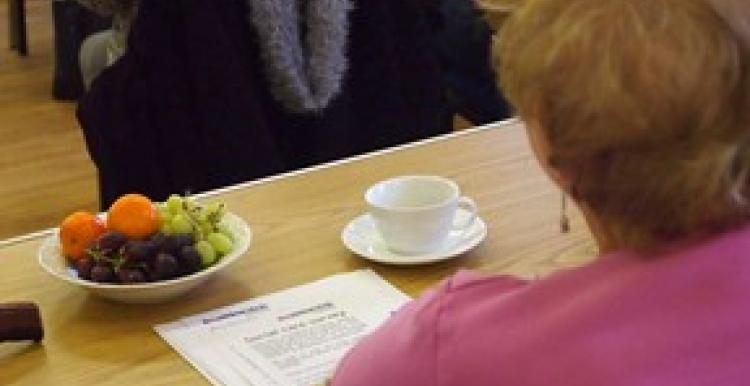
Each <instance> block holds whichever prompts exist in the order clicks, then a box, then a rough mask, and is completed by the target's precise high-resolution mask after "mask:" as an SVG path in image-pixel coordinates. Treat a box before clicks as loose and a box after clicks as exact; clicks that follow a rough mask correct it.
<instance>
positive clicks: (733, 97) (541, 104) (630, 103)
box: [495, 0, 750, 248]
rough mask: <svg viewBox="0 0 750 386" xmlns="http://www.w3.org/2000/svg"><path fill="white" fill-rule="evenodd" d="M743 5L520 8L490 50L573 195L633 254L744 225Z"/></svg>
mask: <svg viewBox="0 0 750 386" xmlns="http://www.w3.org/2000/svg"><path fill="white" fill-rule="evenodd" d="M743 1H744V0H713V1H710V0H526V1H524V3H523V4H522V6H521V7H520V8H519V9H518V10H516V11H515V12H514V14H513V16H512V17H511V18H510V19H509V20H508V21H507V24H506V25H505V26H504V28H503V30H502V34H501V38H500V41H499V43H497V44H496V47H495V48H496V51H495V53H496V55H495V64H496V66H497V68H498V69H499V71H498V72H499V73H500V78H501V79H500V81H501V85H502V87H503V89H504V91H505V93H506V95H507V97H508V98H509V100H510V101H511V103H512V104H513V105H514V106H515V107H516V109H517V110H518V112H519V114H520V115H521V116H522V117H523V118H526V119H535V120H537V121H538V122H539V123H540V126H541V127H542V129H543V130H544V132H545V134H546V136H547V138H548V139H549V141H550V144H551V149H552V155H551V159H550V162H552V163H553V164H554V165H555V166H556V167H558V168H560V169H561V170H564V171H566V172H567V173H568V174H569V175H570V176H571V177H572V178H573V186H572V187H571V190H572V194H573V195H574V196H576V198H578V199H579V200H582V201H584V202H585V203H586V204H587V205H588V206H589V207H590V208H592V209H593V210H594V211H595V212H596V213H597V214H598V215H599V216H600V217H601V218H602V220H603V221H605V222H606V223H607V225H608V227H609V228H611V230H612V231H613V233H614V236H615V237H616V238H617V239H618V240H619V241H620V242H623V243H625V244H626V245H629V246H631V247H635V248H641V247H645V246H651V245H654V244H657V243H659V242H662V241H668V240H673V239H679V238H684V237H688V236H693V235H697V234H701V233H712V232H718V231H722V230H725V229H728V228H731V227H735V226H738V225H740V224H742V223H745V222H747V221H748V219H749V218H750V216H749V214H750V202H749V201H750V127H749V126H748V118H749V117H750V115H749V113H750V12H748V6H747V5H742V4H741V3H742V2H743Z"/></svg>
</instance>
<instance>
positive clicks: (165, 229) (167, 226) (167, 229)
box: [159, 221, 174, 235]
mask: <svg viewBox="0 0 750 386" xmlns="http://www.w3.org/2000/svg"><path fill="white" fill-rule="evenodd" d="M159 232H161V233H164V234H165V235H171V234H173V233H174V231H173V230H172V223H171V222H170V221H163V222H162V223H161V227H160V228H159Z"/></svg>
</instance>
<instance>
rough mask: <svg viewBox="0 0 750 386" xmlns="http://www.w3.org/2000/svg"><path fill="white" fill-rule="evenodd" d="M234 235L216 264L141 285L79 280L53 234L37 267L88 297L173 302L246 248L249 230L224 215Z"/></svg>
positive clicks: (235, 217)
mask: <svg viewBox="0 0 750 386" xmlns="http://www.w3.org/2000/svg"><path fill="white" fill-rule="evenodd" d="M223 221H224V223H225V224H226V225H227V226H228V227H229V229H230V231H231V232H232V234H233V235H234V246H233V248H232V251H231V252H230V253H228V254H227V255H226V256H224V257H222V258H221V260H219V262H218V263H216V264H214V265H212V266H210V267H208V268H206V269H204V270H201V271H199V272H196V273H193V274H191V275H188V276H183V277H179V278H176V279H172V280H165V281H158V282H153V283H143V284H101V283H96V282H93V281H89V280H84V279H80V278H79V277H78V274H77V273H76V271H75V270H74V269H73V268H71V267H69V266H68V264H67V261H66V260H65V257H63V256H62V253H61V249H60V242H59V239H58V235H57V232H55V234H53V235H52V236H50V237H48V238H47V239H46V240H44V243H42V246H41V248H39V264H40V265H41V266H42V268H44V270H45V271H47V272H48V273H49V274H51V275H52V276H54V277H56V278H58V279H61V280H64V281H66V282H68V283H70V284H73V285H77V286H79V287H83V288H85V289H86V290H88V291H89V292H91V293H92V294H95V295H97V296H101V297H103V298H106V299H110V300H114V301H117V302H123V303H159V302H164V301H167V300H171V299H174V298H176V297H178V296H180V295H182V294H184V293H186V292H187V291H190V290H191V289H193V288H195V287H197V286H198V285H199V284H201V283H203V282H204V281H205V280H206V279H208V278H209V277H210V276H211V275H213V274H215V273H217V272H219V271H221V270H223V269H225V268H226V267H228V266H229V265H231V264H232V263H233V262H235V261H236V260H237V259H239V258H240V256H242V255H243V254H244V253H245V252H246V251H247V250H248V248H250V243H251V242H252V238H253V234H252V231H251V230H250V226H248V225H247V223H246V222H245V221H244V220H243V219H242V218H240V217H239V216H237V215H235V214H232V213H227V214H226V215H225V216H224V219H223Z"/></svg>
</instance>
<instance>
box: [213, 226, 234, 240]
mask: <svg viewBox="0 0 750 386" xmlns="http://www.w3.org/2000/svg"><path fill="white" fill-rule="evenodd" d="M216 229H217V230H218V231H219V232H221V233H222V234H223V235H224V236H227V237H229V238H230V239H231V240H232V241H236V240H235V239H234V233H232V230H231V229H229V225H227V224H225V223H219V225H217V226H216Z"/></svg>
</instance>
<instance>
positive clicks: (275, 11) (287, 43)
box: [247, 0, 352, 113]
mask: <svg viewBox="0 0 750 386" xmlns="http://www.w3.org/2000/svg"><path fill="white" fill-rule="evenodd" d="M247 2H248V5H249V6H250V11H249V12H250V14H249V16H248V18H249V20H250V23H251V25H252V26H253V27H254V28H255V30H256V31H257V34H258V37H259V44H260V55H261V58H262V60H263V63H264V69H265V73H266V76H267V78H268V81H269V83H270V87H271V93H272V95H273V96H274V98H275V99H276V100H277V101H278V102H280V103H281V104H282V105H283V106H284V107H285V108H286V109H287V110H289V111H291V112H294V113H303V112H317V111H320V110H322V109H324V108H325V107H326V106H328V104H329V103H330V101H331V100H332V99H333V98H334V97H335V96H336V95H337V94H338V93H339V92H340V91H341V84H342V81H343V78H344V75H345V74H346V71H347V67H348V61H347V57H346V44H347V40H348V33H349V11H350V10H351V9H352V4H351V1H350V0H302V4H303V5H302V7H304V9H302V10H300V4H299V0H247ZM300 17H302V18H303V19H304V22H300ZM301 29H304V31H305V37H304V46H303V44H302V37H301V34H300V31H301Z"/></svg>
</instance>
